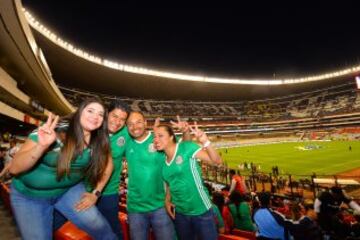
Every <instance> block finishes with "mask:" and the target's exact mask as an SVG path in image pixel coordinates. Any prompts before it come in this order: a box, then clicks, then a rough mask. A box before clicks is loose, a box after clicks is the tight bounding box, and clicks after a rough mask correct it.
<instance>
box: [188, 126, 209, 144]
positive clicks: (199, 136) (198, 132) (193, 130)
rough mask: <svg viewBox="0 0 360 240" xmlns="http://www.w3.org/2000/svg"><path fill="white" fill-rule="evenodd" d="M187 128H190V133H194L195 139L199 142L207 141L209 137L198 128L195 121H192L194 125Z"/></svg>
mask: <svg viewBox="0 0 360 240" xmlns="http://www.w3.org/2000/svg"><path fill="white" fill-rule="evenodd" d="M189 128H190V131H191V133H192V134H194V135H195V137H196V139H197V140H198V141H199V142H200V143H201V144H205V143H206V142H207V141H209V138H208V137H207V135H206V133H205V132H203V131H201V130H200V129H199V128H198V125H197V123H196V122H194V126H189Z"/></svg>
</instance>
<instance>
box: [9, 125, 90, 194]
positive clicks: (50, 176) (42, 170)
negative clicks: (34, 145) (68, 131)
mask: <svg viewBox="0 0 360 240" xmlns="http://www.w3.org/2000/svg"><path fill="white" fill-rule="evenodd" d="M29 139H31V140H32V141H34V142H38V133H37V131H34V132H32V133H31V134H30V135H29ZM61 147H62V143H61V142H60V140H58V139H57V140H56V141H55V142H54V143H53V144H52V145H51V146H50V147H49V149H48V151H47V152H46V153H45V154H44V155H43V156H42V157H41V158H40V159H39V160H38V162H37V163H36V164H35V165H34V166H33V167H32V168H31V169H30V170H28V171H26V172H24V173H22V174H20V175H18V176H16V177H14V179H13V181H12V184H13V186H14V187H15V189H16V190H18V191H19V192H21V193H23V194H25V195H28V196H32V197H57V196H60V195H61V194H63V193H64V192H65V191H66V190H68V189H69V188H70V187H72V186H73V185H75V184H77V183H79V182H80V181H81V180H83V177H84V174H83V171H84V169H85V168H86V167H87V166H88V163H89V161H90V149H88V148H87V149H85V150H84V151H83V152H82V154H81V155H79V156H77V157H76V159H75V161H72V163H71V165H70V174H69V175H65V176H64V177H63V178H62V179H61V180H60V181H58V180H57V179H56V178H57V175H56V174H57V173H56V171H57V161H58V157H59V155H60V149H61ZM29 157H30V156H29Z"/></svg>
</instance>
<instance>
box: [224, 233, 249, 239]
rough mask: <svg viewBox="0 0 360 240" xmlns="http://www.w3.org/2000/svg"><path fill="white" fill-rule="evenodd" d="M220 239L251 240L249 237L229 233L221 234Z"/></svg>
mask: <svg viewBox="0 0 360 240" xmlns="http://www.w3.org/2000/svg"><path fill="white" fill-rule="evenodd" d="M218 240H249V238H244V237H239V236H235V235H229V234H219V237H218Z"/></svg>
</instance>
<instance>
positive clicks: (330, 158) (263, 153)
mask: <svg viewBox="0 0 360 240" xmlns="http://www.w3.org/2000/svg"><path fill="white" fill-rule="evenodd" d="M350 146H351V149H349V148H350ZM219 151H220V152H221V155H222V158H223V160H224V162H227V164H228V166H229V167H230V168H234V169H238V166H239V164H242V163H244V162H247V163H250V162H253V163H255V164H256V165H260V167H261V169H260V171H263V172H266V173H270V172H271V168H272V166H275V165H277V166H278V167H279V173H280V174H288V173H291V174H293V175H311V174H312V173H316V174H325V175H328V174H330V175H331V174H336V173H341V172H344V171H348V170H352V169H355V168H359V167H360V141H328V142H326V141H321V142H320V141H311V142H291V143H273V144H265V145H254V146H244V147H236V148H227V153H226V149H224V148H223V149H219Z"/></svg>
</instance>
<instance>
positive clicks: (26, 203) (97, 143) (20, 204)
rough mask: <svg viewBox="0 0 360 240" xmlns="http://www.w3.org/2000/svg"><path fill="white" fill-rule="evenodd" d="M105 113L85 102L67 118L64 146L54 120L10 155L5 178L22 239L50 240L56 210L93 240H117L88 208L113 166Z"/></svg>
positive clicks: (95, 104)
mask: <svg viewBox="0 0 360 240" xmlns="http://www.w3.org/2000/svg"><path fill="white" fill-rule="evenodd" d="M106 121H107V112H106V110H105V108H104V105H103V104H102V102H101V101H100V100H98V99H88V100H85V101H84V102H83V103H81V104H80V106H79V108H78V109H77V111H76V112H75V113H74V114H73V115H72V117H71V118H70V122H69V127H68V129H67V131H66V139H65V142H64V143H62V142H61V141H60V140H59V139H57V136H56V133H55V128H56V125H57V122H58V116H56V117H53V116H52V115H51V114H50V116H49V118H48V120H47V122H46V123H45V124H44V125H42V126H41V127H39V129H38V130H37V131H34V132H33V133H31V134H30V135H29V139H27V140H26V142H25V143H24V145H23V146H22V147H21V149H20V150H19V151H18V153H17V154H16V155H15V157H14V159H13V161H12V164H11V167H10V172H11V173H12V174H14V175H16V176H15V177H14V179H13V182H12V186H11V196H10V197H11V205H12V209H13V211H14V215H15V219H16V222H17V225H18V227H19V230H20V233H21V236H22V239H25V240H26V239H37V240H39V239H41V240H42V239H44V240H48V239H52V222H53V210H54V209H57V210H58V211H60V212H61V213H62V214H63V215H64V216H66V217H67V218H68V219H69V220H71V221H72V222H73V223H74V224H76V225H77V226H78V227H80V228H81V229H83V230H85V231H86V232H87V233H89V234H90V235H91V236H92V237H93V238H95V239H116V236H115V234H114V233H113V232H112V230H111V227H110V225H109V224H108V223H107V221H106V220H105V219H104V217H103V216H102V215H101V214H100V213H99V211H98V210H97V208H96V207H94V206H92V205H93V204H94V202H95V201H96V199H97V196H96V192H93V193H87V192H86V190H85V187H84V185H83V184H82V181H83V180H84V178H85V177H86V178H87V181H89V182H90V184H91V185H92V186H93V187H94V189H96V190H97V191H101V190H102V188H104V186H105V184H106V182H107V180H108V179H109V177H110V175H111V173H112V170H113V164H112V161H111V156H110V148H109V138H108V131H107V124H106V123H107V122H106Z"/></svg>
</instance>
